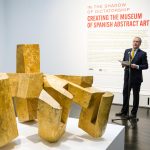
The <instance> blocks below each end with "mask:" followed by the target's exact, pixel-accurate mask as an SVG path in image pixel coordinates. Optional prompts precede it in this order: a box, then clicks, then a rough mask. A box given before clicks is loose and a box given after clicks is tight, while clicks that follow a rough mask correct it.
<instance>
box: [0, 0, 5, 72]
mask: <svg viewBox="0 0 150 150" xmlns="http://www.w3.org/2000/svg"><path fill="white" fill-rule="evenodd" d="M4 8H5V5H4V0H0V68H1V71H2V68H3V54H4V49H5V48H4V46H5V44H4V43H5V32H4V31H5V25H4V23H5V19H4V17H5V14H4Z"/></svg>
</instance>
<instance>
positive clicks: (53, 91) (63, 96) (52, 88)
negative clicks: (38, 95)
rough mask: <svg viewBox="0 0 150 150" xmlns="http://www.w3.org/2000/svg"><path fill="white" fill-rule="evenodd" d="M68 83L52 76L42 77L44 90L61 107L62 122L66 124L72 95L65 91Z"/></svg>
mask: <svg viewBox="0 0 150 150" xmlns="http://www.w3.org/2000/svg"><path fill="white" fill-rule="evenodd" d="M67 86H68V81H66V80H63V79H60V78H58V77H57V76H54V75H44V89H45V90H46V91H47V92H48V93H49V94H50V95H51V96H52V97H53V98H54V99H55V100H56V101H57V102H58V103H59V104H60V105H61V107H62V118H61V120H62V122H63V123H66V122H67V119H68V116H69V112H70V109H71V103H72V99H73V95H72V94H71V93H69V92H68V91H67Z"/></svg>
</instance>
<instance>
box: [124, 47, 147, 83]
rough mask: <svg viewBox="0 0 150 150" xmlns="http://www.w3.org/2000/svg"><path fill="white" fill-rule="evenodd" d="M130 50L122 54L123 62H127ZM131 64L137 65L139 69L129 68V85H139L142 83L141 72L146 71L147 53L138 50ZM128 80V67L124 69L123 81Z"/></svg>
mask: <svg viewBox="0 0 150 150" xmlns="http://www.w3.org/2000/svg"><path fill="white" fill-rule="evenodd" d="M131 51H132V49H131V48H130V49H126V50H125V53H124V58H123V61H128V60H129V55H130V54H131ZM131 64H136V65H139V69H132V68H131V83H132V84H141V82H143V75H142V70H144V69H148V61H147V53H146V52H144V51H142V50H141V49H138V50H137V52H136V54H135V56H134V58H133V60H132V61H131ZM128 78H129V67H125V73H124V81H125V82H128Z"/></svg>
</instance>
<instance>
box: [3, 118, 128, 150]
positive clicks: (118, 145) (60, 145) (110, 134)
mask: <svg viewBox="0 0 150 150" xmlns="http://www.w3.org/2000/svg"><path fill="white" fill-rule="evenodd" d="M78 121H79V120H78V119H74V118H68V123H67V128H66V132H65V134H64V135H63V136H62V138H61V139H60V140H59V141H58V142H57V143H49V142H47V141H45V140H43V139H41V138H40V137H39V136H38V128H37V123H36V122H34V121H32V122H27V123H23V124H22V123H18V128H19V135H20V136H19V137H18V138H16V139H15V140H14V141H12V142H11V143H10V144H8V145H6V146H5V147H2V148H1V150H7V149H11V150H20V149H27V150H33V149H36V150H44V149H48V148H49V149H51V150H53V149H55V150H67V149H68V150H69V149H71V150H77V149H78V150H83V149H86V150H93V149H94V150H106V149H107V150H117V149H118V150H124V131H125V129H124V126H120V125H114V124H107V128H106V131H105V134H104V135H103V136H102V137H101V138H98V139H94V138H93V137H91V136H89V135H88V134H87V133H86V132H84V131H83V130H81V129H80V128H78Z"/></svg>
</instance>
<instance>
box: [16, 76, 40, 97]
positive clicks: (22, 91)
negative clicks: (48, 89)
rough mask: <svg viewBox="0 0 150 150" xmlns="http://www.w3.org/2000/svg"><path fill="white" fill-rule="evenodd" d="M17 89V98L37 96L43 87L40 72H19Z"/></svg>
mask: <svg viewBox="0 0 150 150" xmlns="http://www.w3.org/2000/svg"><path fill="white" fill-rule="evenodd" d="M18 79H19V83H18V91H17V96H16V97H19V98H23V99H26V98H29V99H31V98H38V97H39V95H40V92H41V90H42V89H43V75H42V73H20V74H19V75H18Z"/></svg>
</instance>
